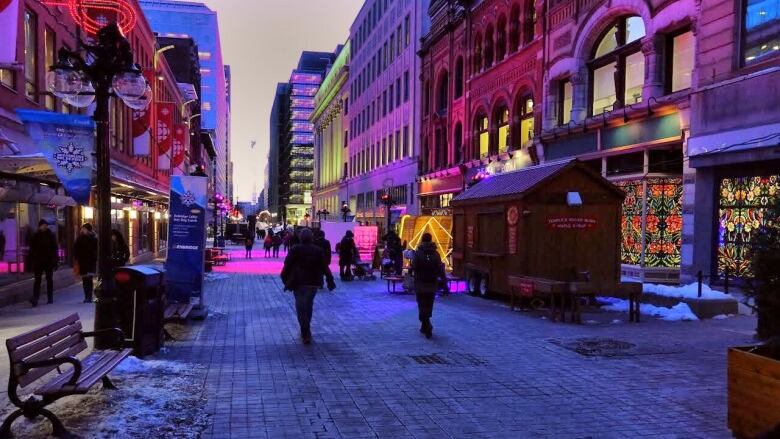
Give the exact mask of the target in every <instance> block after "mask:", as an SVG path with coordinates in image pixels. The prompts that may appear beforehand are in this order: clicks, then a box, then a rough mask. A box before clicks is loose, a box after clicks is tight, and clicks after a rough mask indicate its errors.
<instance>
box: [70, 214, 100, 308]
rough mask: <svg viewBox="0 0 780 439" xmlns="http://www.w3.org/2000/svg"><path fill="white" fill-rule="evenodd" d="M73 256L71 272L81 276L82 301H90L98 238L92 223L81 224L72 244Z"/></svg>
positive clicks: (95, 267)
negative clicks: (73, 264) (73, 263)
mask: <svg viewBox="0 0 780 439" xmlns="http://www.w3.org/2000/svg"><path fill="white" fill-rule="evenodd" d="M73 256H74V257H75V259H76V264H75V266H74V267H73V272H74V273H76V275H77V276H81V285H82V286H83V288H84V303H90V302H92V291H93V290H94V288H95V284H94V276H95V272H96V271H97V256H98V240H97V236H95V232H94V231H93V230H92V224H90V223H85V224H84V225H83V226H81V231H80V232H79V236H78V238H76V242H75V243H74V244H73Z"/></svg>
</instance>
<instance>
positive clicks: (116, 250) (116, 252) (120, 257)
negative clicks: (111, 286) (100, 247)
mask: <svg viewBox="0 0 780 439" xmlns="http://www.w3.org/2000/svg"><path fill="white" fill-rule="evenodd" d="M129 260H130V248H128V247H127V244H126V243H125V238H124V237H123V236H122V234H121V233H120V232H119V230H117V229H113V230H111V268H112V269H113V268H119V267H122V266H125V265H127V261H129Z"/></svg>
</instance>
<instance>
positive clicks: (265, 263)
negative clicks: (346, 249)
mask: <svg viewBox="0 0 780 439" xmlns="http://www.w3.org/2000/svg"><path fill="white" fill-rule="evenodd" d="M225 253H227V254H229V255H230V261H228V262H227V263H226V264H225V265H223V266H219V267H214V272H215V273H251V274H268V275H278V274H279V273H281V272H282V266H284V258H285V257H286V256H287V253H285V251H284V250H280V251H279V257H278V258H271V257H268V258H266V257H264V255H265V250H263V249H262V248H260V249H257V247H255V249H254V250H252V259H247V258H246V257H245V256H246V250H244V248H243V247H235V248H228V249H225ZM333 256H334V257H333V263H331V265H330V271H331V272H332V273H333V274H334V276H336V277H338V273H339V265H338V256H336V255H333Z"/></svg>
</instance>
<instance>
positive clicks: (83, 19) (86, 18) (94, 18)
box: [43, 0, 138, 35]
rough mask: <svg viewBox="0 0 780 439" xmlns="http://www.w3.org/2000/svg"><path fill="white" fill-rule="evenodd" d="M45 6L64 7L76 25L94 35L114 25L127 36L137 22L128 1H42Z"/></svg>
mask: <svg viewBox="0 0 780 439" xmlns="http://www.w3.org/2000/svg"><path fill="white" fill-rule="evenodd" d="M43 3H44V4H45V5H47V6H64V7H66V8H68V11H69V12H70V16H71V17H72V18H73V21H75V22H76V24H77V25H79V26H81V28H82V29H83V30H84V31H85V32H87V33H88V34H90V35H95V34H97V32H98V31H99V30H100V29H102V28H103V27H105V26H106V25H107V24H110V23H116V24H117V25H119V28H120V29H121V30H122V33H123V34H125V35H127V34H128V33H130V31H132V30H133V28H135V25H136V22H137V21H138V15H137V13H136V10H135V8H134V7H133V4H132V3H131V2H130V1H128V0H44V2H43Z"/></svg>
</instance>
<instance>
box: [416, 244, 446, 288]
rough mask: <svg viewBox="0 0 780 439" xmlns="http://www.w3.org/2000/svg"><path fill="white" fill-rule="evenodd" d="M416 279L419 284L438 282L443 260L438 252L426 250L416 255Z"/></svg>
mask: <svg viewBox="0 0 780 439" xmlns="http://www.w3.org/2000/svg"><path fill="white" fill-rule="evenodd" d="M414 262H415V264H414V277H415V280H416V281H417V282H427V283H431V282H436V281H438V280H439V274H440V273H441V258H440V257H439V253H438V252H437V251H436V250H432V249H425V250H424V251H418V252H417V254H416V255H415V261H414Z"/></svg>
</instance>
